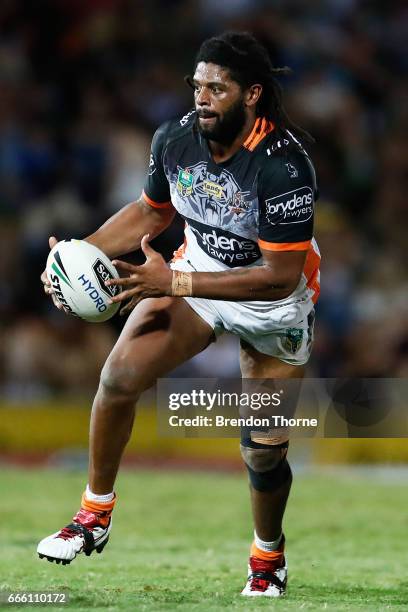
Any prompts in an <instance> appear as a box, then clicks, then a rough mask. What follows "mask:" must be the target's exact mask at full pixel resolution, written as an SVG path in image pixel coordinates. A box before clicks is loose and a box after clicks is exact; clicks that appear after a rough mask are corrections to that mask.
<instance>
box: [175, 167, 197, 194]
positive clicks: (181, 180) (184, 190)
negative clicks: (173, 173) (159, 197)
mask: <svg viewBox="0 0 408 612" xmlns="http://www.w3.org/2000/svg"><path fill="white" fill-rule="evenodd" d="M193 180H194V178H193V175H192V174H191V172H189V171H188V170H179V173H178V177H177V185H176V187H177V191H178V192H179V194H180V195H182V196H189V195H191V194H192V193H193Z"/></svg>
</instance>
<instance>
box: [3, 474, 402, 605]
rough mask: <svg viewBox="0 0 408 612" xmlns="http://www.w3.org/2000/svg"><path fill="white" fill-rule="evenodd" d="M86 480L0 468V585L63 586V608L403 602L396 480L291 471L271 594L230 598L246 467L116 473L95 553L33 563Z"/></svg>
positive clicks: (242, 564)
mask: <svg viewBox="0 0 408 612" xmlns="http://www.w3.org/2000/svg"><path fill="white" fill-rule="evenodd" d="M84 482H85V475H84V474H82V473H66V472H62V471H61V472H57V471H48V470H47V471H19V470H11V469H7V470H3V471H2V474H1V475H0V490H1V491H2V504H1V522H0V588H2V589H10V590H17V591H23V590H32V591H43V590H48V591H55V590H66V591H67V592H68V593H69V594H70V597H71V602H70V604H69V605H67V606H65V607H64V608H63V607H59V608H56V607H52V608H51V607H49V608H48V609H53V610H56V609H67V608H75V609H77V610H89V609H90V608H92V609H100V610H137V611H139V610H149V611H154V612H156V611H160V610H167V611H172V610H185V611H186V612H187V611H188V612H190V611H202V612H204V611H206V612H207V611H215V610H260V609H264V608H276V609H277V610H336V612H337V611H340V610H369V611H370V612H373V611H376V610H378V611H380V610H381V611H383V610H387V609H390V610H407V609H408V580H407V577H406V576H407V553H406V549H407V548H406V547H407V542H406V535H407V527H408V524H407V514H406V509H407V507H408V490H407V487H406V486H405V485H404V484H403V483H402V482H401V484H399V483H398V482H397V483H392V484H391V483H389V484H387V483H386V482H382V483H376V482H375V480H370V481H368V480H364V479H363V478H362V477H347V476H341V477H329V476H312V475H308V476H306V475H299V476H298V477H297V479H296V480H295V484H294V487H293V491H292V496H291V500H290V503H289V507H288V511H287V519H286V534H287V553H288V560H289V589H288V593H287V596H286V598H285V599H283V600H279V601H271V600H264V599H261V600H259V599H256V600H248V599H244V598H240V596H239V591H240V589H241V588H242V586H243V584H244V581H245V580H244V577H245V572H246V561H247V553H248V547H249V543H250V539H251V526H250V513H249V505H248V499H247V489H246V482H245V478H244V475H242V476H240V475H235V476H232V475H226V474H222V473H220V474H202V473H180V472H166V473H160V472H154V471H152V472H138V471H135V472H134V473H130V472H123V473H122V474H121V476H120V479H119V481H118V487H117V489H118V494H119V502H118V505H117V508H116V510H115V522H114V529H113V532H112V536H111V541H110V542H109V544H108V546H107V547H106V549H105V551H104V552H103V554H101V555H97V554H95V553H94V554H92V556H91V557H89V558H87V557H85V556H82V555H81V556H80V557H79V558H77V559H76V560H75V562H74V563H72V564H71V565H70V566H66V567H63V566H60V565H55V564H54V563H53V564H51V563H48V562H47V561H45V560H42V561H40V560H39V559H38V558H37V556H36V553H35V549H36V544H37V541H38V540H39V539H41V538H42V537H44V536H45V535H48V534H49V533H51V532H52V531H54V530H57V529H58V528H59V527H62V526H63V525H64V524H66V523H67V522H68V520H69V519H70V518H71V515H72V514H73V512H74V511H75V510H76V506H77V505H78V501H79V495H80V493H81V491H82V486H83V484H84ZM35 608H36V609H44V608H43V607H38V606H35ZM8 609H17V607H16V606H12V607H10V606H8ZM26 609H27V608H26Z"/></svg>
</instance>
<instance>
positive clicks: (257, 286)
mask: <svg viewBox="0 0 408 612" xmlns="http://www.w3.org/2000/svg"><path fill="white" fill-rule="evenodd" d="M141 248H142V250H143V252H144V254H145V256H146V262H145V263H144V264H143V265H141V266H135V265H133V264H129V263H126V262H122V261H116V260H114V261H113V264H114V265H115V266H116V267H117V268H118V269H119V270H120V271H122V272H124V273H126V274H129V276H128V277H127V278H121V279H118V280H115V279H112V280H109V281H107V283H106V284H108V285H114V284H120V285H121V286H122V292H121V293H120V294H118V295H117V296H116V297H114V298H112V301H113V302H121V301H122V300H130V301H129V302H128V303H127V304H126V306H124V307H123V308H122V310H121V314H125V313H127V312H130V311H131V310H132V309H133V308H134V307H135V306H136V304H137V303H138V302H140V300H142V299H144V298H146V297H161V296H174V295H175V296H179V297H181V296H183V295H184V296H192V297H202V298H210V299H213V300H229V301H248V300H268V301H269V300H270V301H275V300H281V299H284V298H285V297H287V296H288V295H290V294H291V293H292V292H293V291H294V290H295V289H296V287H297V285H298V284H299V280H300V277H301V274H302V271H303V267H304V263H305V258H306V253H307V251H305V250H302V251H300V250H292V251H271V250H266V249H262V255H263V259H264V263H263V265H261V266H256V267H252V268H239V269H236V270H226V271H222V272H178V271H172V270H170V269H169V268H168V266H167V264H166V262H165V260H164V259H163V257H162V256H161V255H160V253H158V252H157V251H154V250H153V249H152V247H151V246H150V245H149V242H148V236H144V238H143V239H142V244H141Z"/></svg>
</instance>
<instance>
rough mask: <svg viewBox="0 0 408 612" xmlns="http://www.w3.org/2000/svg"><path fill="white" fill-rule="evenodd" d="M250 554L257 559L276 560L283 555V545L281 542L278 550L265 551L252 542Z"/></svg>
mask: <svg viewBox="0 0 408 612" xmlns="http://www.w3.org/2000/svg"><path fill="white" fill-rule="evenodd" d="M250 556H251V557H256V558H257V559H262V561H278V560H280V559H281V558H282V557H283V546H282V544H281V545H280V546H279V548H278V550H273V551H272V552H266V551H264V550H261V549H260V548H258V547H257V546H256V545H255V542H252V544H251V552H250Z"/></svg>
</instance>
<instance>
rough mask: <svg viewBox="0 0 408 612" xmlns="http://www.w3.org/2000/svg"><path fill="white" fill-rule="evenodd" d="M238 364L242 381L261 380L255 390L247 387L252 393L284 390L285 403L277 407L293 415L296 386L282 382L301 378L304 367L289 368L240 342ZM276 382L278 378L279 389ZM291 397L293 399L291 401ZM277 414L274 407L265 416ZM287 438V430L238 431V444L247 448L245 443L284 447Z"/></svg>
mask: <svg viewBox="0 0 408 612" xmlns="http://www.w3.org/2000/svg"><path fill="white" fill-rule="evenodd" d="M240 365H241V373H242V378H243V379H248V378H256V379H260V381H259V386H257V387H256V388H254V387H250V389H251V390H252V391H257V392H266V393H268V392H269V393H274V392H276V390H277V388H279V387H282V386H283V387H284V390H285V403H284V405H282V406H280V407H279V413H280V414H282V415H283V416H286V417H287V418H290V417H291V416H293V414H294V413H295V411H296V403H297V385H295V386H293V384H292V383H289V386H285V384H284V383H282V379H291V378H292V379H295V378H296V379H301V378H303V375H304V368H305V366H304V365H292V364H290V363H286V362H284V361H282V360H281V359H278V358H277V357H272V356H270V355H265V354H264V353H260V352H259V351H257V350H256V349H254V347H253V346H251V345H250V344H248V343H246V342H245V341H242V340H241V348H240ZM277 379H281V380H280V382H279V385H278V387H277V386H276V385H277ZM291 398H292V399H291ZM275 413H276V410H275V409H274V408H270V409H269V411H268V410H267V416H269V417H271V416H272V415H273V414H275ZM265 416H266V415H265ZM288 439H289V436H288V431H287V430H286V428H273V429H268V428H261V429H260V430H259V431H256V430H253V429H252V428H251V429H250V430H249V429H248V428H246V429H245V428H244V429H243V430H242V431H241V444H243V445H244V446H248V440H250V441H251V442H250V443H249V445H251V444H252V443H254V442H256V443H257V444H263V445H265V444H266V445H268V446H279V445H281V444H286V443H287V441H288Z"/></svg>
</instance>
